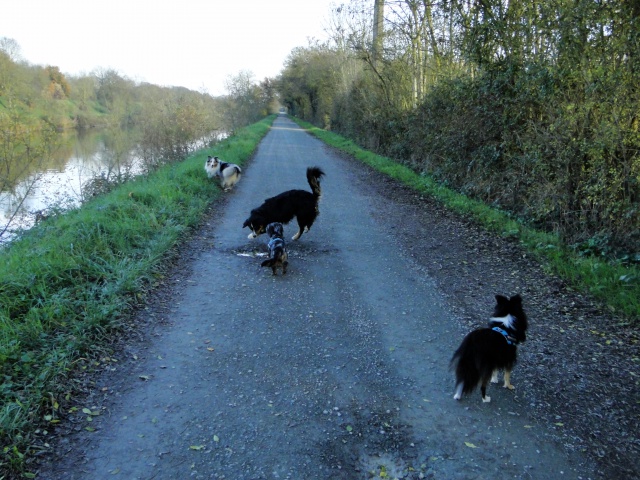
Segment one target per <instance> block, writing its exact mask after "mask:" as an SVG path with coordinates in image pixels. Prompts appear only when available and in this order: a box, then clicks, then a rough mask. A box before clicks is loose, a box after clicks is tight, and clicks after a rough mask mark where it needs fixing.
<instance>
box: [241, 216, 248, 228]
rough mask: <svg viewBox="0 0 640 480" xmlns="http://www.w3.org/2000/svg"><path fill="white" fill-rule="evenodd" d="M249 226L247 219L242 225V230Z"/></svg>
mask: <svg viewBox="0 0 640 480" xmlns="http://www.w3.org/2000/svg"><path fill="white" fill-rule="evenodd" d="M248 226H249V219H248V218H247V219H246V220H245V221H244V223H243V224H242V228H244V227H248Z"/></svg>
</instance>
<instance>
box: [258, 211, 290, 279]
mask: <svg viewBox="0 0 640 480" xmlns="http://www.w3.org/2000/svg"><path fill="white" fill-rule="evenodd" d="M267 235H269V237H270V238H269V243H268V244H267V246H268V247H269V259H268V260H265V261H264V262H262V264H261V266H262V267H270V268H271V270H272V271H273V274H274V275H276V269H277V268H278V267H280V268H281V269H282V274H283V275H284V274H285V273H287V267H288V266H289V256H288V255H287V249H286V247H285V244H284V227H283V226H282V224H281V223H279V222H274V223H270V224H269V225H267Z"/></svg>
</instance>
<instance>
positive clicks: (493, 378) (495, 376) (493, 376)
mask: <svg viewBox="0 0 640 480" xmlns="http://www.w3.org/2000/svg"><path fill="white" fill-rule="evenodd" d="M491 383H498V371H497V370H496V371H495V372H493V373H492V374H491Z"/></svg>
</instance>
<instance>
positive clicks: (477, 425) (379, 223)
mask: <svg viewBox="0 0 640 480" xmlns="http://www.w3.org/2000/svg"><path fill="white" fill-rule="evenodd" d="M309 166H319V167H320V168H322V169H323V170H324V171H325V173H326V176H325V177H323V179H322V181H321V186H322V199H321V202H320V215H319V217H318V219H317V220H316V223H315V224H314V226H313V227H312V228H311V230H310V231H309V232H307V233H305V234H304V235H302V237H301V238H300V239H299V240H298V241H291V236H292V235H293V234H294V233H295V231H296V227H295V222H292V223H291V224H289V225H287V226H285V240H286V241H287V248H288V251H289V269H288V272H287V274H286V275H281V274H280V272H279V273H278V275H276V276H274V275H272V273H271V270H270V269H268V268H261V267H260V263H261V261H262V260H264V258H265V257H264V254H265V253H266V252H267V240H268V239H267V238H265V236H264V235H263V236H260V237H258V238H257V239H255V240H250V239H248V238H247V235H248V234H249V231H248V230H247V229H242V223H243V221H244V220H245V218H247V216H248V214H249V211H250V210H251V209H252V208H254V207H256V206H258V205H259V204H260V203H261V202H262V201H263V200H264V199H265V198H267V197H269V196H272V195H275V194H278V193H280V192H282V191H284V190H287V189H291V188H300V189H305V190H309V186H308V184H307V182H306V178H305V171H306V168H307V167H309ZM204 178H205V174H204V170H203V181H205V179H204ZM178 260H179V261H177V262H176V265H175V267H174V268H173V269H172V273H171V275H169V276H167V277H166V278H165V280H164V285H163V286H161V287H159V288H158V289H157V291H156V292H155V294H154V295H153V298H151V299H150V301H149V304H148V305H147V307H146V308H144V309H141V310H140V311H139V312H138V313H137V318H136V322H135V323H138V324H139V325H140V326H139V327H138V329H137V333H138V335H137V336H136V339H135V340H132V339H129V340H127V341H122V342H121V345H120V346H119V347H118V349H117V351H115V352H114V354H113V356H112V357H113V358H110V359H104V363H105V365H107V366H108V368H105V371H104V373H102V374H100V375H98V376H97V377H96V378H94V379H93V380H92V382H93V388H92V389H91V392H90V393H89V394H88V395H87V397H86V399H84V404H83V405H78V408H77V411H76V413H75V414H74V415H71V416H70V418H68V419H67V424H68V425H70V427H68V430H69V431H68V432H67V433H66V434H63V433H62V430H63V429H62V428H61V429H60V430H61V432H59V434H58V435H56V436H54V437H53V438H52V439H51V442H52V452H51V453H50V454H48V455H46V456H44V457H43V458H42V459H41V461H40V464H39V466H40V468H39V471H38V478H42V479H57V478H65V479H95V478H127V479H134V478H136V479H151V478H153V479H176V478H196V479H276V478H280V479H283V478H290V479H370V478H405V479H419V478H435V479H486V478H505V479H506V478H525V479H529V478H531V479H548V478H565V479H597V478H613V477H612V476H611V475H615V476H616V477H615V478H633V477H634V476H635V475H636V474H637V473H638V471H637V467H635V466H634V464H633V461H632V459H633V458H634V454H635V453H637V451H634V450H633V449H634V448H636V447H634V445H635V444H634V441H633V438H632V437H633V435H636V434H637V433H635V432H637V430H634V428H635V424H634V423H633V422H634V421H636V422H637V420H633V419H631V420H629V417H628V415H627V417H626V418H627V420H626V421H625V420H623V417H625V413H626V414H629V413H630V412H632V411H633V409H634V407H635V403H634V402H635V400H633V399H634V398H635V399H636V400H637V394H638V391H637V385H635V386H634V384H629V382H627V383H626V384H625V382H624V381H623V380H619V381H618V380H616V379H612V378H609V377H607V380H606V382H605V381H602V377H601V376H600V375H606V374H607V372H608V370H607V368H608V366H610V365H616V364H615V362H622V361H623V360H624V359H625V358H627V357H628V354H629V352H630V351H632V349H633V348H635V347H633V346H630V347H628V348H627V347H626V346H625V345H622V344H620V345H619V346H617V347H616V348H613V347H612V348H611V350H610V352H611V353H605V350H604V349H602V348H600V349H598V348H597V347H596V346H595V344H596V343H597V342H599V341H600V339H599V338H595V337H594V336H593V335H592V334H591V333H590V331H589V329H590V328H594V329H595V328H597V325H596V323H597V322H605V321H606V320H607V318H606V316H605V314H604V313H603V312H602V311H601V310H599V309H598V307H597V305H595V306H594V305H593V304H591V303H590V302H589V300H588V299H585V298H583V297H581V296H579V295H577V294H575V293H572V292H570V291H568V290H567V289H566V288H565V287H564V286H563V285H562V282H560V281H559V280H558V279H556V278H554V277H550V276H547V275H546V274H545V273H544V272H543V270H542V268H541V267H540V266H539V265H538V264H536V262H535V261H533V260H532V259H530V258H529V257H528V256H527V255H526V253H525V252H523V251H521V250H520V249H519V247H518V246H517V245H515V244H512V243H509V241H508V240H504V239H501V238H496V237H495V236H493V235H490V234H487V233H486V232H484V231H483V230H481V229H479V228H478V227H476V226H474V224H473V223H471V222H469V221H466V220H465V219H463V218H459V217H457V216H455V215H452V214H450V213H448V212H447V211H445V210H444V209H442V208H441V207H439V206H438V205H437V204H435V203H434V202H431V201H429V200H428V199H425V198H422V197H420V196H419V195H417V194H415V193H413V192H412V191H411V190H409V189H407V188H404V187H402V186H401V185H398V184H397V182H394V181H390V180H387V179H385V178H384V177H383V176H381V175H378V174H376V172H375V171H373V170H370V169H369V168H368V167H364V166H362V165H361V164H359V163H357V162H355V161H353V160H351V159H349V158H345V157H343V156H341V155H340V154H338V153H336V152H334V151H332V150H330V149H329V148H327V147H325V146H324V145H323V144H322V143H321V142H320V141H319V140H317V139H315V138H313V137H311V136H310V135H308V134H307V133H305V132H304V130H302V129H300V128H299V127H298V126H296V125H295V124H294V123H293V122H292V121H290V120H288V119H287V118H285V117H280V118H278V119H277V120H276V121H275V123H274V124H273V128H272V129H271V131H270V132H269V133H268V134H267V136H266V137H265V138H264V139H263V140H262V142H261V143H260V146H259V148H258V150H257V151H256V153H255V156H254V158H253V159H252V161H251V162H250V164H248V165H245V168H244V175H243V177H242V179H241V181H240V183H239V184H238V185H237V186H236V187H235V188H234V189H233V190H232V191H231V192H228V193H226V194H225V196H224V197H223V198H221V199H220V200H219V201H217V203H216V205H215V206H214V208H212V210H211V215H210V216H209V217H208V219H207V220H206V222H205V223H204V224H203V225H202V227H201V228H200V229H199V230H198V231H197V232H196V233H195V234H194V235H193V236H192V238H190V239H189V240H188V241H187V242H186V243H185V244H184V245H183V246H182V248H181V251H180V253H179V258H178ZM516 293H519V294H520V295H521V296H522V297H523V303H524V308H525V310H526V311H527V313H528V315H529V321H530V330H529V340H528V341H527V342H526V343H524V344H523V345H522V346H521V347H520V353H519V364H518V365H517V366H516V368H515V370H514V372H513V375H512V383H513V384H514V385H515V390H513V391H508V390H506V389H502V388H500V387H499V386H496V385H492V386H490V387H489V395H490V396H491V398H492V401H491V402H490V403H482V402H481V399H480V394H479V392H477V391H476V392H475V393H474V394H473V395H471V396H469V397H464V398H463V399H462V400H461V401H456V400H453V393H454V378H453V374H452V372H450V371H449V369H448V367H449V361H450V359H451V356H452V354H453V352H454V350H455V348H456V347H457V346H458V344H459V343H460V341H461V339H462V338H463V336H464V335H465V334H466V333H467V332H468V331H469V330H471V329H472V328H476V327H479V326H484V325H485V324H486V322H487V320H488V318H489V316H490V314H491V313H492V309H493V305H494V295H495V294H504V295H513V294H516ZM585 312H587V313H589V314H590V315H589V318H587V319H585V318H583V315H584V314H585ZM578 318H582V321H583V323H582V324H581V325H580V326H579V327H580V328H577V327H576V328H571V327H570V326H569V325H570V324H575V323H576V322H577V320H578ZM589 322H594V323H593V325H592V324H591V323H589ZM598 325H599V324H598ZM585 327H586V328H587V330H586V331H584V329H585ZM589 348H591V349H595V350H594V351H589V350H588V349H589ZM607 355H610V356H611V358H609V357H607ZM576 357H580V358H579V359H578V360H576ZM592 358H593V359H594V360H592ZM583 359H586V360H583ZM596 359H597V361H596ZM609 362H611V363H609ZM617 365H618V366H620V368H625V369H627V368H632V369H635V370H634V372H635V373H637V369H638V366H637V365H636V364H631V365H630V366H629V365H628V364H627V363H618V364H617ZM625 372H626V370H625ZM580 375H581V376H580ZM627 378H628V376H627ZM636 378H637V377H636ZM615 382H618V383H615ZM625 385H626V388H625ZM616 389H617V390H616ZM629 402H631V403H629ZM83 409H84V411H83ZM597 412H600V415H596V413H597ZM612 420H613V421H612ZM618 420H619V421H618ZM87 427H89V428H87ZM616 436H617V438H616ZM616 440H617V441H616ZM636 443H637V440H636Z"/></svg>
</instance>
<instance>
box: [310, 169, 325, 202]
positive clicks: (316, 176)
mask: <svg viewBox="0 0 640 480" xmlns="http://www.w3.org/2000/svg"><path fill="white" fill-rule="evenodd" d="M323 175H324V172H323V171H322V170H321V169H320V167H309V168H307V181H308V182H309V186H310V187H311V191H312V192H313V196H314V197H316V198H318V197H320V195H322V190H321V189H320V178H321V177H322V176H323Z"/></svg>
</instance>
